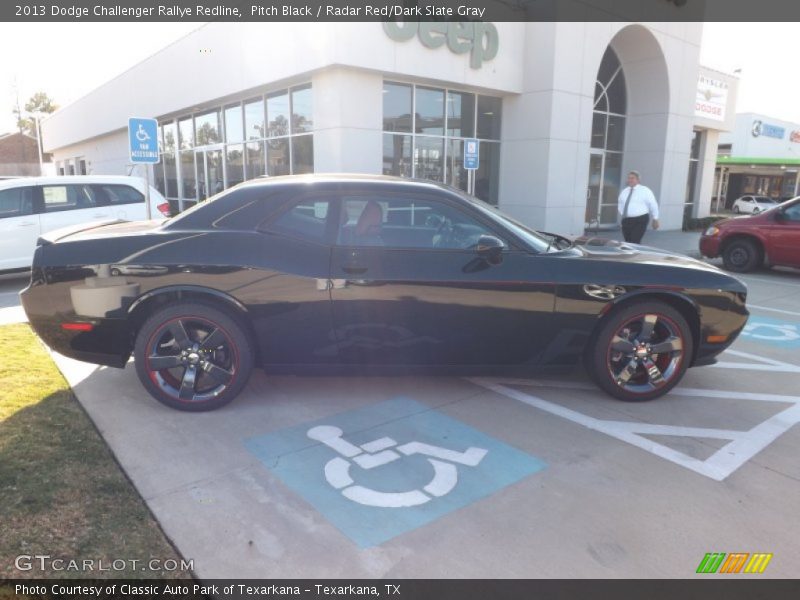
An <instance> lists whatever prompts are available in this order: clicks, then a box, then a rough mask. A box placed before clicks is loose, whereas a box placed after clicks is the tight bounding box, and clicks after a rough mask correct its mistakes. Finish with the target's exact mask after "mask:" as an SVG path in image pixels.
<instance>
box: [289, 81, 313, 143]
mask: <svg viewBox="0 0 800 600" xmlns="http://www.w3.org/2000/svg"><path fill="white" fill-rule="evenodd" d="M313 125H314V122H313V113H312V106H311V86H310V85H309V86H306V87H302V88H295V89H293V90H292V133H303V132H306V131H311V130H312V129H313V128H314V127H313Z"/></svg>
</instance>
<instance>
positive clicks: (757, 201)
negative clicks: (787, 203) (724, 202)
mask: <svg viewBox="0 0 800 600" xmlns="http://www.w3.org/2000/svg"><path fill="white" fill-rule="evenodd" d="M777 204H778V202H776V201H775V200H773V199H772V198H769V197H767V196H742V197H741V198H737V199H736V200H734V202H733V212H735V213H736V214H737V215H741V214H744V215H757V214H758V213H760V212H764V211H765V210H769V209H770V208H774V207H775V206H776V205H777Z"/></svg>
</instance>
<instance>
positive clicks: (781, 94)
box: [0, 22, 800, 133]
mask: <svg viewBox="0 0 800 600" xmlns="http://www.w3.org/2000/svg"><path fill="white" fill-rule="evenodd" d="M201 25H202V24H201V23H178V22H176V23H67V24H65V23H15V24H13V25H12V24H10V23H0V57H2V60H0V133H4V132H7V131H13V130H14V129H15V124H14V123H15V122H14V117H13V115H12V112H11V111H12V109H13V106H14V105H15V104H16V97H17V94H19V100H20V105H21V106H22V105H24V104H25V101H26V100H27V99H28V98H30V97H31V96H32V95H33V94H34V93H35V92H37V91H44V92H47V93H48V94H49V95H50V97H51V98H53V99H54V100H55V101H56V103H57V104H58V105H60V106H64V105H65V104H68V103H70V102H72V101H74V100H77V99H78V98H80V97H81V96H84V95H85V94H87V93H89V92H91V91H92V90H93V89H95V88H97V87H98V86H100V85H101V84H103V83H104V82H106V81H108V80H109V79H112V78H113V77H115V76H117V75H119V74H120V73H122V72H123V71H125V70H126V69H128V68H130V67H132V66H133V65H135V64H136V63H138V62H140V61H142V60H144V59H145V58H147V57H148V56H150V55H152V54H154V53H155V52H157V51H158V50H160V49H161V48H164V47H165V46H168V45H169V44H171V43H172V42H174V41H176V40H177V39H179V38H181V37H183V36H185V35H186V34H188V33H190V32H191V31H193V30H195V29H197V28H198V27H200V26H201ZM796 29H797V25H796V24H795V23H706V24H705V27H704V33H703V45H702V49H701V55H700V62H701V64H703V65H705V66H707V67H711V68H714V69H718V70H721V71H725V72H729V73H732V72H734V71H735V70H737V69H741V74H740V76H741V82H740V85H739V99H738V104H737V107H736V110H737V112H760V113H764V114H766V115H768V116H771V117H773V118H777V119H783V120H786V121H794V122H797V123H800V102H798V101H797V98H798V97H800V78H798V77H797V76H796V75H795V74H794V72H793V67H792V61H791V57H792V56H793V55H794V47H793V46H794V45H795V42H794V40H795V38H796Z"/></svg>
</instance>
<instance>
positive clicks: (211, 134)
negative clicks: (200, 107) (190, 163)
mask: <svg viewBox="0 0 800 600" xmlns="http://www.w3.org/2000/svg"><path fill="white" fill-rule="evenodd" d="M194 131H195V136H194V139H195V145H197V146H207V145H209V144H218V143H220V142H221V141H222V135H220V127H219V111H216V110H215V111H211V112H207V113H204V114H202V115H197V116H196V117H195V118H194Z"/></svg>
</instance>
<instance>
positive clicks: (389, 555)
mask: <svg viewBox="0 0 800 600" xmlns="http://www.w3.org/2000/svg"><path fill="white" fill-rule="evenodd" d="M743 279H744V280H745V281H746V282H747V284H748V286H749V289H750V292H749V297H748V304H749V306H750V309H751V320H750V322H749V324H748V326H747V329H746V330H745V332H744V333H743V335H742V336H741V337H740V339H739V340H738V341H737V342H736V343H735V344H734V346H733V347H732V348H731V349H730V350H729V351H728V352H726V353H725V354H724V355H723V356H722V357H721V361H720V362H719V363H718V364H717V365H715V366H712V367H704V368H697V369H691V370H690V371H689V372H688V373H687V376H686V377H685V379H684V381H683V383H682V384H681V385H680V386H679V387H678V388H677V389H676V390H674V391H673V392H672V393H670V394H669V395H668V396H667V397H665V398H662V399H660V400H657V401H654V402H650V403H643V404H626V403H622V402H619V401H616V400H613V399H611V398H609V397H607V396H605V395H604V394H603V393H601V392H599V391H598V390H597V389H596V388H595V387H594V386H593V385H592V384H591V383H590V382H589V381H588V380H586V378H585V377H584V376H583V375H582V374H580V373H575V374H574V375H572V376H566V377H565V376H561V377H545V378H537V379H505V378H485V377H463V378H456V377H444V376H443V377H418V376H414V377H290V376H280V377H278V376H270V377H268V376H266V375H264V374H263V373H261V372H256V373H255V374H254V376H253V377H252V379H251V381H250V383H249V386H248V388H247V390H246V391H245V392H244V393H243V394H242V395H241V396H240V397H239V398H238V399H237V400H236V401H235V402H234V403H233V404H231V405H230V406H228V407H226V408H224V409H222V410H219V411H217V412H212V413H203V414H186V413H180V412H176V411H172V410H170V409H168V408H166V407H164V406H162V405H160V404H158V403H156V402H155V401H154V400H152V399H151V398H150V396H149V395H147V393H146V392H145V391H144V390H143V389H142V387H141V386H140V385H139V382H138V380H137V379H136V375H135V373H134V370H133V369H132V368H131V366H129V368H127V369H125V370H117V369H111V368H102V367H96V366H94V365H90V364H86V363H79V362H76V361H71V360H69V359H66V358H63V357H58V356H57V357H56V360H57V363H58V365H59V367H60V368H61V369H62V371H63V372H64V374H65V375H66V377H67V379H68V381H69V382H70V384H71V385H72V386H73V389H74V391H75V393H76V395H77V397H78V398H79V400H80V402H81V403H82V404H83V406H84V407H85V408H86V410H87V411H88V413H89V414H90V416H91V417H92V419H93V420H94V421H95V423H96V425H97V426H98V428H99V430H100V431H101V433H102V435H103V436H104V437H105V439H106V440H107V442H108V444H109V445H110V447H111V448H112V450H113V452H114V453H115V455H116V457H117V459H118V460H119V462H120V464H121V465H122V467H123V468H124V469H125V471H126V472H127V474H128V475H129V477H130V478H131V480H132V481H133V483H134V484H135V485H136V487H137V488H138V490H139V492H140V493H141V494H142V496H143V497H144V499H145V500H146V502H147V503H148V505H149V506H150V508H151V510H152V511H153V513H154V514H155V516H156V518H157V519H158V520H159V521H160V523H161V525H162V527H163V529H164V531H165V532H166V534H167V536H168V537H169V538H171V540H172V541H173V542H174V543H175V545H176V546H177V548H178V549H179V550H180V552H181V553H182V554H183V555H184V557H186V558H188V559H193V560H194V565H195V570H196V573H197V575H198V576H199V577H200V578H217V577H219V578H221V577H251V578H292V577H301V578H302V577H370V578H371V577H390V578H407V577H409V578H410V577H433V578H439V577H452V578H463V577H486V578H505V577H631V578H639V577H643V578H649V577H675V578H684V577H692V576H695V571H696V570H697V568H698V565H699V564H700V562H701V560H702V559H703V557H704V556H705V554H706V553H709V552H725V553H733V552H745V553H771V554H773V557H772V559H771V562H769V565H768V568H767V569H766V570H765V571H764V573H763V574H761V575H756V576H757V577H794V576H795V575H796V566H797V562H798V561H797V557H798V556H800V522H799V521H798V519H797V514H796V513H797V498H798V497H800V462H798V460H797V456H798V451H800V428H798V427H797V426H796V424H797V422H798V421H800V391H799V389H800V387H799V386H798V381H800V358H798V352H797V350H798V349H799V348H800V303H798V302H797V297H798V294H800V276H799V275H798V273H797V272H796V271H790V270H762V271H759V272H757V273H755V274H753V275H746V276H743ZM21 285H24V282H23V281H22V280H19V279H12V280H7V281H3V282H0V315H2V314H4V313H3V311H6V313H9V312H10V311H9V308H11V309H13V299H12V296H13V292H14V290H15V289H19V287H20V286H21ZM15 286H16V288H15ZM697 576H698V577H700V575H697ZM717 576H718V575H702V577H717ZM731 576H733V577H735V576H736V575H731ZM738 576H739V577H743V576H746V577H754V575H738Z"/></svg>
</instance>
